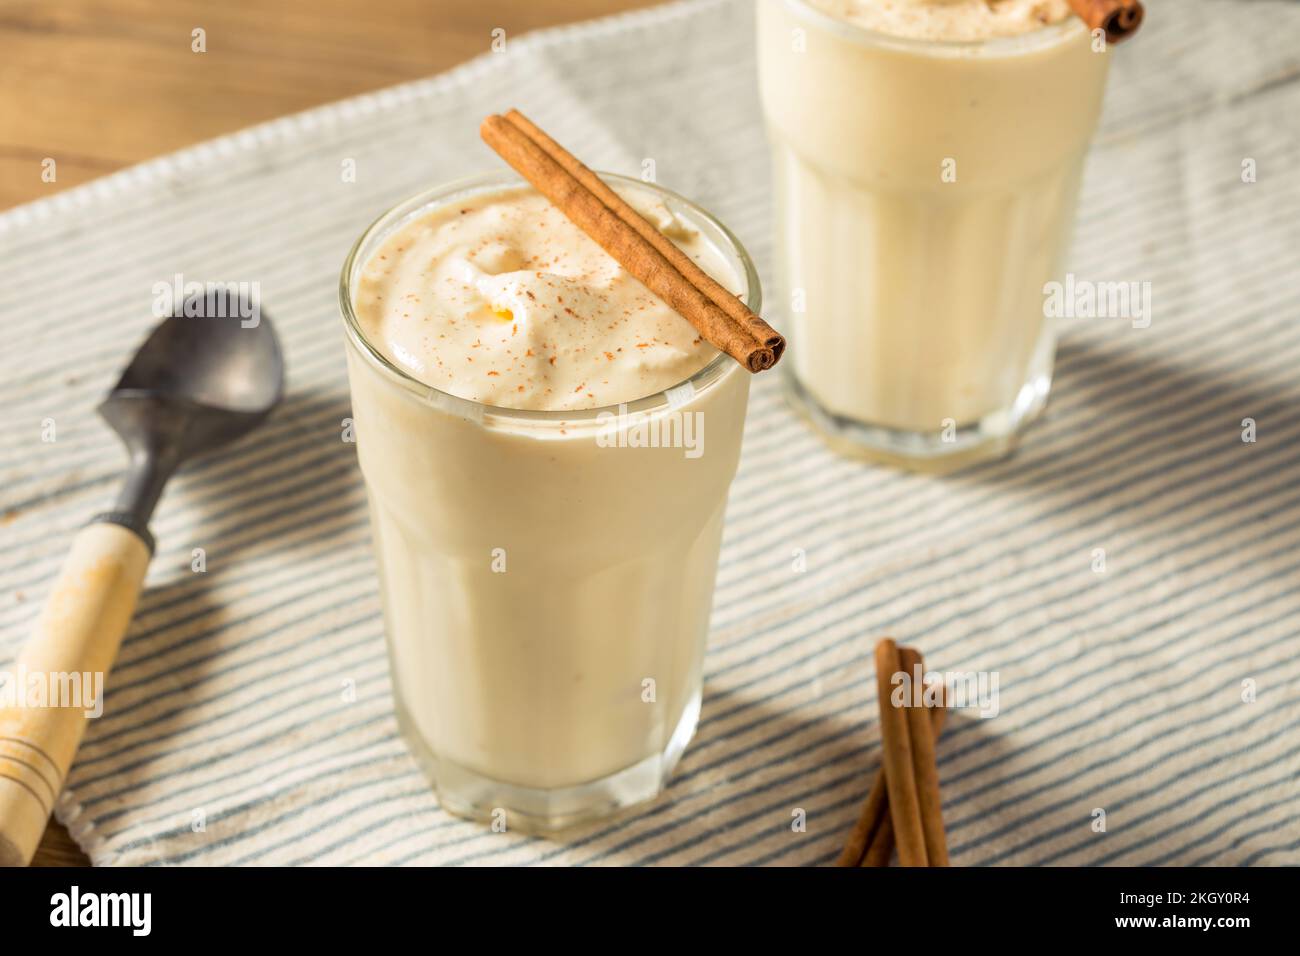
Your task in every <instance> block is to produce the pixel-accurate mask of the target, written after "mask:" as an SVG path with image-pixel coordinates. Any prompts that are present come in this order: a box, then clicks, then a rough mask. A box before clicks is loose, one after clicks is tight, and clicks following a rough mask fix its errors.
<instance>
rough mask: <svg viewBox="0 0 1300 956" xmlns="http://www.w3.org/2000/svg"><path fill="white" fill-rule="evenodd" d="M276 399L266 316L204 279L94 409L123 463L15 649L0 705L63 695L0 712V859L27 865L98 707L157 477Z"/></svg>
mask: <svg viewBox="0 0 1300 956" xmlns="http://www.w3.org/2000/svg"><path fill="white" fill-rule="evenodd" d="M283 394H284V360H283V358H282V356H281V352H280V344H279V342H278V341H277V339H276V336H275V332H274V331H273V330H272V328H271V322H270V320H269V319H268V318H267V317H266V315H264V314H262V313H261V311H260V308H259V306H258V304H257V303H256V302H255V301H253V300H252V299H251V298H250V297H248V296H246V295H243V294H241V293H240V292H237V291H235V290H234V289H217V288H211V289H209V290H208V291H207V292H206V293H205V294H203V295H199V296H195V297H192V298H190V299H187V300H186V302H185V303H184V305H183V306H181V308H179V309H178V310H177V312H176V314H175V315H173V316H171V317H170V318H168V319H166V320H164V321H163V322H162V323H161V324H159V325H158V326H157V327H156V328H155V329H154V330H153V332H152V333H150V335H149V338H148V339H146V340H145V343H144V344H143V345H142V346H141V347H140V350H139V351H138V352H137V353H136V354H135V357H134V358H133V359H132V360H131V363H130V364H129V365H128V366H127V367H126V371H124V372H123V373H122V377H121V379H120V380H119V381H118V383H117V386H116V387H115V388H114V389H113V390H112V391H111V392H109V394H108V397H107V398H105V400H104V402H103V404H101V405H100V406H99V413H100V415H102V416H103V418H104V419H105V420H106V421H107V422H108V423H109V425H111V426H112V427H113V429H114V430H115V431H116V432H117V433H118V435H119V436H120V437H121V439H122V441H123V443H124V444H125V445H126V448H127V452H128V453H129V456H130V462H129V465H128V468H127V472H126V476H125V480H124V482H123V484H122V489H121V492H120V493H119V494H118V497H117V500H116V503H115V504H114V506H113V510H111V511H108V512H105V513H103V514H100V515H97V516H96V517H95V518H93V519H92V520H91V523H90V524H89V525H87V526H86V527H85V528H83V529H82V530H81V531H80V532H78V534H77V536H76V538H75V539H74V540H73V544H72V549H71V552H70V554H69V555H68V558H67V559H66V561H65V563H64V565H63V569H62V571H61V572H60V575H59V579H58V581H57V583H56V584H55V586H54V590H53V591H52V592H51V593H50V597H49V599H48V601H47V603H46V605H45V608H44V611H43V612H42V614H41V616H40V618H39V620H38V621H37V624H36V632H35V634H34V635H33V636H32V638H31V639H30V640H29V641H28V642H27V644H26V645H25V646H24V647H23V650H22V652H21V654H20V655H19V657H18V663H17V665H16V669H15V671H16V675H17V680H16V681H15V683H16V684H17V685H18V686H15V687H14V688H12V689H11V691H10V692H9V694H8V695H6V696H5V697H0V703H4V704H10V703H11V700H10V699H9V698H10V697H12V696H14V695H15V694H16V693H18V692H23V693H22V696H23V697H27V696H28V695H27V693H26V692H25V688H28V687H30V686H31V682H32V681H33V680H36V681H43V682H44V686H46V687H47V688H54V687H56V686H58V687H61V688H63V690H64V691H65V696H66V697H67V698H68V699H61V700H47V701H44V702H40V703H37V702H34V701H32V700H18V701H16V702H15V703H14V704H13V706H6V707H4V708H3V709H0V865H8V866H14V865H18V866H21V865H24V864H26V863H28V862H30V860H31V857H32V854H33V853H34V852H35V850H36V845H37V844H38V843H39V842H40V838H41V834H42V833H43V832H44V830H45V825H46V822H47V821H48V819H49V815H50V811H51V810H52V809H53V806H54V801H55V799H56V798H57V797H58V794H59V792H60V791H61V790H62V788H63V780H64V778H65V776H66V774H67V772H68V767H69V766H70V765H71V763H72V758H73V756H74V755H75V754H76V751H77V746H78V744H80V742H81V736H82V734H83V733H84V731H85V728H86V719H87V717H88V716H89V715H91V714H93V713H94V711H95V709H96V708H98V707H100V706H102V702H103V698H102V691H103V679H104V676H105V675H106V674H107V672H108V670H109V669H110V668H111V667H112V664H113V660H114V658H116V656H117V650H118V646H119V645H120V644H121V641H122V635H123V634H124V633H125V632H126V628H127V625H128V624H129V623H130V621H131V615H132V613H133V611H134V610H135V602H136V598H137V596H138V595H139V592H140V587H141V584H142V583H143V581H144V575H145V571H146V570H147V569H148V565H149V558H150V557H151V556H152V554H153V536H152V535H151V534H150V533H149V518H150V516H151V515H152V514H153V510H154V506H155V505H157V503H158V499H159V497H160V496H161V495H162V491H163V486H164V485H165V484H166V483H167V479H168V478H170V477H171V476H172V474H173V473H174V472H175V471H176V469H177V468H178V467H179V466H180V465H181V464H182V463H183V462H185V461H186V460H188V459H189V458H191V457H193V456H195V455H198V454H201V453H203V452H208V451H211V450H212V449H214V448H217V447H219V446H221V445H224V444H226V443H228V442H230V441H233V440H234V439H236V438H239V437H240V436H242V435H244V434H245V433H246V432H248V431H249V430H251V429H253V428H255V427H256V426H257V425H258V424H260V423H261V422H262V421H263V420H264V419H265V418H266V416H267V415H268V414H270V412H271V410H272V409H273V408H275V406H276V405H277V404H278V403H279V401H280V398H281V396H282V395H283ZM11 679H12V678H11ZM50 705H57V706H50Z"/></svg>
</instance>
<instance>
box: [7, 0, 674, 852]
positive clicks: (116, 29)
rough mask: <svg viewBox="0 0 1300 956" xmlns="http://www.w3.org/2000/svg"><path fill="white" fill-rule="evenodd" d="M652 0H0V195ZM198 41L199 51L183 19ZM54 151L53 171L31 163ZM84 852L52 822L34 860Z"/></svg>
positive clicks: (59, 181) (15, 198)
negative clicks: (499, 32)
mask: <svg viewBox="0 0 1300 956" xmlns="http://www.w3.org/2000/svg"><path fill="white" fill-rule="evenodd" d="M653 2H655V0H221V2H220V3H214V2H212V0H57V2H55V3H51V2H49V0H0V89H3V91H4V93H3V95H2V96H0V209H7V208H9V207H10V206H15V205H17V204H19V203H23V202H27V201H29V200H32V199H39V198H41V197H42V196H48V195H50V194H52V193H54V192H55V191H57V190H60V189H66V188H68V187H69V186H75V185H76V184H78V183H82V182H85V181H86V180H89V179H94V178H96V177H98V176H103V175H106V174H108V173H111V172H113V171H114V170H116V169H121V168H122V167H124V166H130V165H131V164H133V163H137V162H140V161H141V160H145V159H148V158H150V157H152V156H157V155H160V154H162V153H168V152H171V151H172V150H176V149H180V148H181V147H183V146H188V145H190V144H192V143H196V142H200V141H202V140H205V139H210V138H212V137H214V136H218V135H220V134H222V133H228V132H230V131H232V130H237V129H241V128H243V127H245V126H250V125H252V124H254V123H260V122H262V121H263V120H268V119H272V118H273V117H276V116H281V115H283V114H285V113H293V112H296V111H298V110H303V109H307V108H308V107H311V106H316V105H319V104H321V103H327V102H329V101H331V100H337V99H342V98H344V97H347V96H352V95H354V94H357V93H362V92H365V91H367V90H374V89H379V88H382V87H385V86H391V85H392V84H394V83H401V82H404V81H406V80H412V79H416V78H418V77H422V76H428V75H429V74H431V73H437V72H440V71H442V70H445V69H447V68H448V67H450V66H454V65H455V64H457V63H460V62H462V61H464V60H468V59H470V58H471V57H474V56H477V55H478V54H480V53H485V52H487V51H488V49H489V47H490V44H491V42H492V32H493V30H495V29H497V28H500V29H503V30H505V31H506V38H507V42H508V40H509V37H511V36H517V35H519V34H522V33H525V32H527V31H529V30H534V29H537V28H538V27H544V26H549V25H552V24H557V23H566V22H570V21H574V20H585V19H588V18H590V17H596V16H601V15H604V14H609V13H617V12H619V11H622V10H628V9H631V8H633V7H644V6H650V5H651V4H652V3H653ZM196 29H201V30H202V31H203V40H204V45H205V46H206V52H203V53H196V52H194V50H193V49H192V47H193V45H194V40H193V36H194V31H195V30H196ZM47 159H53V160H54V176H55V178H54V181H53V182H46V181H45V179H44V178H43V177H42V171H43V169H45V168H48V166H49V164H48V163H46V162H45V161H46V160H47ZM87 862H88V861H87V860H86V857H85V856H84V854H82V852H81V851H80V850H79V849H78V848H77V846H76V845H75V844H74V843H73V842H72V839H71V838H70V837H69V836H68V834H67V831H66V830H64V828H63V827H62V826H60V825H58V824H57V823H52V824H51V825H50V827H49V829H48V830H47V831H46V834H45V839H44V840H43V841H42V843H41V847H40V849H39V850H38V851H37V854H36V859H35V861H34V863H35V864H36V865H40V866H77V865H85V864H86V863H87Z"/></svg>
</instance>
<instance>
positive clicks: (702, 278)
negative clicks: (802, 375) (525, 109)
mask: <svg viewBox="0 0 1300 956" xmlns="http://www.w3.org/2000/svg"><path fill="white" fill-rule="evenodd" d="M479 134H480V135H481V136H482V137H483V140H484V142H486V143H487V144H488V145H489V146H491V147H492V148H493V149H494V150H496V151H497V153H499V154H500V155H501V157H502V158H503V159H504V160H505V161H506V162H507V163H509V164H510V165H511V166H513V167H514V168H515V169H516V170H517V171H518V172H519V174H520V175H522V176H523V177H524V178H525V179H527V180H528V181H529V182H530V183H532V184H533V185H534V186H535V187H536V188H537V191H538V192H540V193H541V194H542V195H544V196H545V197H546V198H547V199H549V200H550V201H551V202H553V203H554V204H555V205H556V206H557V207H558V208H559V209H560V211H561V212H563V213H564V215H565V216H567V217H568V218H569V219H570V220H571V221H572V222H573V223H574V225H576V226H577V227H578V228H579V229H581V230H582V231H583V232H585V233H586V234H587V235H589V236H591V238H592V239H594V240H595V241H596V242H597V243H599V244H600V246H601V248H603V249H604V250H605V251H606V252H608V253H609V254H610V255H611V256H613V257H614V258H615V259H617V260H618V261H619V263H620V264H621V265H622V266H623V268H625V269H627V271H628V272H630V273H631V274H632V275H634V276H636V277H637V278H638V279H640V280H641V282H642V283H644V284H645V286H646V287H647V288H648V289H649V290H650V291H651V292H653V293H655V294H656V295H658V296H659V297H660V298H661V299H663V300H664V301H665V302H667V303H668V304H669V305H670V306H671V307H672V308H673V309H675V310H676V311H677V312H679V313H680V314H681V315H682V316H683V317H684V318H685V319H686V320H687V321H689V322H690V323H691V324H692V325H694V326H695V328H696V329H698V330H699V332H700V335H701V336H702V337H703V338H704V339H705V340H706V341H708V342H709V343H711V344H712V345H714V346H716V347H717V348H718V349H719V350H721V351H723V352H726V353H727V354H728V355H730V356H731V357H732V358H734V359H736V361H738V362H740V363H741V364H742V365H744V366H745V367H746V368H747V369H749V370H750V371H751V372H761V371H762V370H764V369H768V368H771V367H772V366H773V365H775V364H776V363H777V361H778V360H779V359H780V358H781V353H782V352H784V351H785V339H784V338H782V337H781V335H780V334H779V333H777V331H776V330H775V329H773V328H772V327H771V326H770V325H768V324H767V323H766V322H764V321H763V319H762V318H760V317H759V316H758V315H755V314H754V312H753V311H751V310H750V309H749V308H748V307H747V306H746V305H745V304H744V303H743V302H741V301H740V300H739V299H737V298H736V297H735V296H734V295H732V294H731V293H730V292H728V291H727V290H726V289H724V288H723V287H722V286H721V285H719V284H718V283H717V282H715V281H714V280H713V279H712V278H710V277H709V276H708V275H707V274H706V273H705V272H704V270H703V269H701V268H700V267H699V266H697V265H696V264H695V263H694V262H693V261H691V259H690V257H689V256H687V255H686V254H685V253H683V252H682V251H681V250H680V249H678V248H677V246H675V245H674V244H673V242H672V240H670V239H669V238H668V237H667V236H664V235H663V234H662V233H660V232H659V230H658V229H656V228H655V227H654V226H653V225H652V224H651V223H649V222H647V221H646V219H645V218H644V217H643V216H641V215H640V214H639V213H638V212H637V211H636V210H635V209H633V208H632V207H631V206H630V205H628V203H626V202H625V201H624V200H623V199H622V198H621V197H619V195H618V193H616V192H615V191H614V190H613V189H611V188H610V187H609V186H607V185H606V184H605V183H604V182H602V181H601V179H600V177H599V176H597V175H596V174H595V173H594V172H592V171H591V170H590V169H588V168H587V167H586V166H584V165H583V164H582V163H581V162H579V160H578V159H577V158H576V157H574V156H573V155H572V154H571V153H569V152H568V151H567V150H565V149H564V147H562V146H560V144H559V143H557V142H555V140H553V139H551V137H549V136H547V135H546V133H544V132H542V130H541V129H539V128H538V127H537V126H536V125H535V124H534V123H532V122H531V121H530V120H528V118H527V117H525V116H524V115H523V114H522V113H520V112H519V111H518V110H511V111H510V112H509V113H507V114H506V115H505V116H497V115H493V116H489V117H488V118H487V119H485V120H484V121H483V125H482V126H481V127H480V128H479Z"/></svg>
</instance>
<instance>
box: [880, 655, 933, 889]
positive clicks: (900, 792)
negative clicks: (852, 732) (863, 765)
mask: <svg viewBox="0 0 1300 956" xmlns="http://www.w3.org/2000/svg"><path fill="white" fill-rule="evenodd" d="M902 668H903V665H902V661H901V659H900V657H899V653H898V645H897V644H895V643H894V642H893V641H892V640H890V639H889V638H885V639H884V640H883V641H881V642H880V643H879V644H877V645H876V690H877V693H878V694H879V695H880V747H881V761H882V762H883V764H884V767H885V793H886V794H887V795H888V797H889V818H890V819H891V820H893V822H894V841H895V842H896V843H897V844H898V862H899V863H901V864H902V865H903V866H929V865H930V858H929V856H928V855H927V854H926V850H925V828H924V827H923V825H922V823H921V798H920V795H919V794H918V792H917V786H916V766H915V764H914V762H913V760H914V757H913V748H912V734H911V730H910V728H909V726H908V723H909V721H908V719H907V711H906V710H904V709H903V708H902V707H895V706H894V703H893V701H892V700H891V697H892V695H893V689H894V688H893V677H894V675H895V674H896V673H898V672H899V671H900V670H902Z"/></svg>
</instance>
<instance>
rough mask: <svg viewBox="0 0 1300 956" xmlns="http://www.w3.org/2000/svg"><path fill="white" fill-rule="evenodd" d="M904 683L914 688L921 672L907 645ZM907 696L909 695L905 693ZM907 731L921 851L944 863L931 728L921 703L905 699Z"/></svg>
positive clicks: (937, 863) (900, 655)
mask: <svg viewBox="0 0 1300 956" xmlns="http://www.w3.org/2000/svg"><path fill="white" fill-rule="evenodd" d="M898 659H899V663H901V664H902V667H903V672H904V673H906V674H907V675H908V683H907V684H906V685H905V686H907V687H908V688H909V689H910V690H913V692H915V687H914V685H915V683H916V675H917V674H924V673H925V664H924V662H922V660H921V655H920V654H919V653H918V652H917V651H916V650H915V649H914V648H911V647H904V648H902V649H901V650H900V651H899V653H898ZM909 696H910V695H909ZM904 712H905V713H906V714H907V731H908V735H909V736H910V737H911V740H912V766H913V769H914V772H915V774H916V795H917V798H918V800H919V802H920V804H921V830H922V832H924V834H925V855H926V857H927V859H928V860H929V861H930V865H931V866H947V865H948V843H947V840H946V839H945V838H944V835H943V810H942V806H941V803H940V800H939V764H938V762H937V759H936V757H935V753H934V738H935V734H934V728H933V726H932V725H931V723H930V717H929V715H928V714H927V713H926V708H925V707H924V706H920V707H918V706H916V703H915V700H914V699H913V700H909V701H908V702H907V706H906V707H905V708H904Z"/></svg>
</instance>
